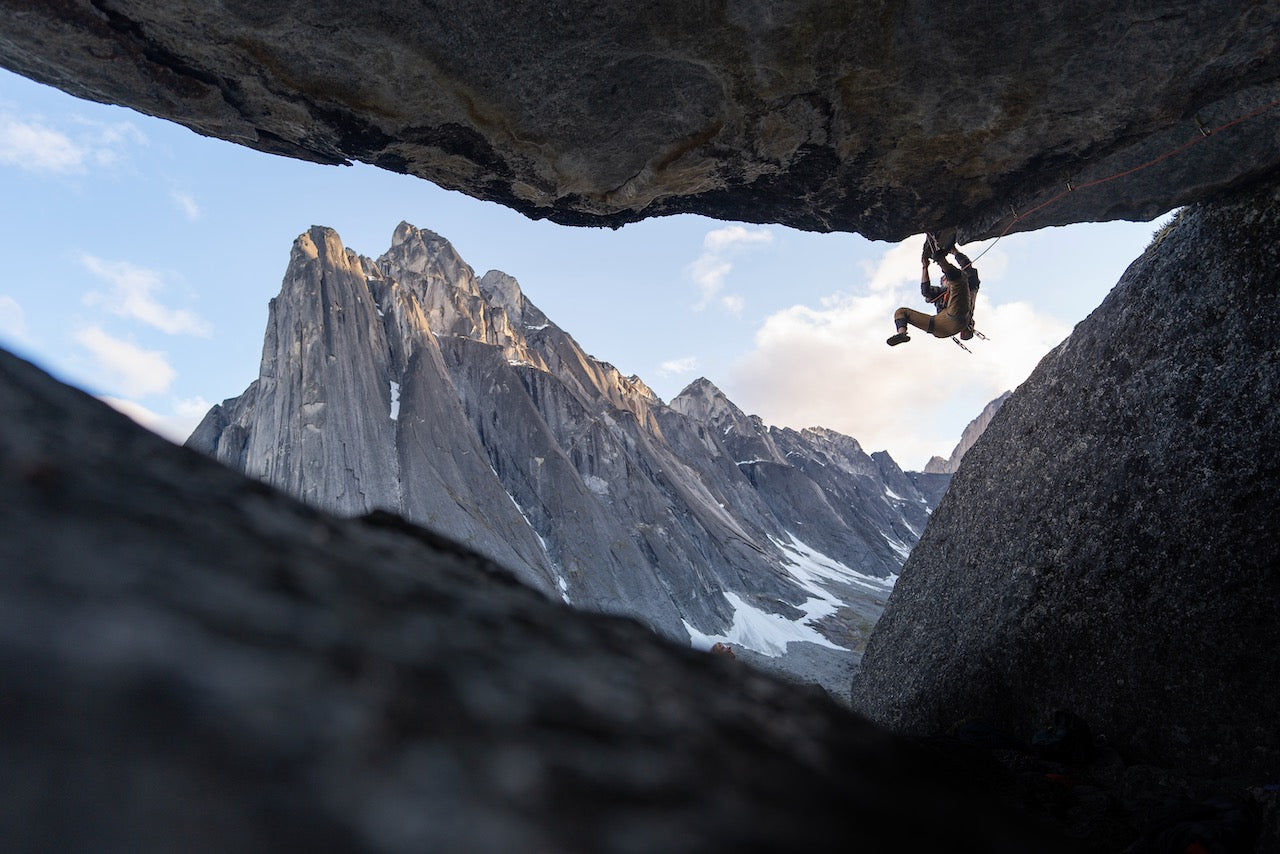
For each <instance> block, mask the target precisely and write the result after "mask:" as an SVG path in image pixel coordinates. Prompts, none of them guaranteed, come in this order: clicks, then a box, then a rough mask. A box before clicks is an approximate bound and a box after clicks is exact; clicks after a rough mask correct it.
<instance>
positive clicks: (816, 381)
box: [730, 240, 1070, 468]
mask: <svg viewBox="0 0 1280 854" xmlns="http://www.w3.org/2000/svg"><path fill="white" fill-rule="evenodd" d="M919 259H920V255H919V243H918V242H916V241H915V240H909V241H906V242H904V243H903V244H900V245H898V246H896V247H894V248H892V249H890V250H888V251H887V252H886V253H885V255H884V256H883V257H882V258H881V259H880V262H879V263H878V264H876V265H873V266H869V267H868V268H867V269H866V270H865V271H864V272H865V273H866V274H867V276H868V280H869V286H868V289H867V290H868V293H867V294H866V295H850V294H841V293H838V294H833V295H831V296H829V297H827V298H825V299H823V300H822V301H821V303H820V305H819V307H817V308H813V307H810V306H804V305H796V306H792V307H790V308H787V309H784V310H783V311H780V312H777V313H775V314H773V315H772V316H770V317H768V318H766V320H765V321H764V323H763V324H762V325H761V327H760V328H759V329H758V330H757V332H756V337H755V348H754V349H753V350H752V351H751V352H750V353H748V354H747V355H746V356H745V357H743V358H742V359H740V360H739V361H738V363H737V364H736V365H735V366H734V367H733V369H732V370H731V373H730V385H731V387H732V390H731V392H730V395H731V396H732V397H733V399H734V400H735V401H737V402H738V404H739V405H740V406H742V407H743V408H744V409H745V410H746V411H748V412H754V413H757V414H759V415H760V416H761V417H762V418H764V420H765V421H767V422H769V423H773V424H780V425H785V426H790V427H796V428H801V427H811V426H818V425H821V426H824V427H830V428H832V429H835V430H839V431H841V432H843V433H847V434H849V435H851V436H853V437H854V438H856V439H857V440H858V441H859V442H860V443H861V444H862V446H863V447H865V448H868V449H872V450H876V449H887V450H889V452H890V453H891V454H892V455H893V457H894V459H895V460H896V461H897V462H898V463H899V464H900V465H902V466H904V467H906V468H919V467H921V466H923V465H924V463H925V461H926V460H927V459H928V458H929V457H930V456H931V455H933V454H939V455H942V456H946V455H947V454H949V453H950V452H951V449H952V447H953V446H954V445H955V443H956V441H957V440H958V439H959V438H960V432H961V431H962V430H963V429H964V426H965V424H967V423H968V421H969V420H970V419H972V418H973V417H974V416H976V415H977V414H978V413H979V412H980V411H981V410H982V407H983V406H985V405H986V403H987V402H988V401H989V400H991V399H992V398H994V397H996V396H997V395H999V394H1000V393H1001V392H1003V391H1005V390H1007V389H1011V388H1014V387H1015V386H1017V385H1018V384H1019V383H1021V382H1022V381H1023V380H1024V379H1026V377H1027V375H1028V374H1030V372H1031V370H1032V368H1034V367H1035V365H1036V363H1038V362H1039V360H1040V359H1041V358H1042V357H1043V356H1044V354H1045V353H1047V352H1048V351H1049V350H1050V349H1052V347H1054V346H1055V345H1056V344H1057V343H1058V342H1060V341H1061V340H1062V339H1063V338H1065V337H1066V335H1067V334H1068V333H1069V332H1070V329H1069V328H1068V327H1067V326H1066V325H1065V324H1062V323H1061V322H1059V321H1056V320H1054V319H1052V318H1049V317H1047V316H1044V315H1041V314H1038V313H1036V312H1035V311H1034V310H1033V309H1032V308H1031V307H1030V306H1029V305H1027V304H1026V303H1021V302H1011V303H1003V304H995V303H993V302H991V301H990V299H989V297H988V295H989V294H990V293H991V291H992V289H991V288H990V287H989V284H990V282H989V279H988V277H987V275H986V270H985V269H983V274H984V275H983V281H984V287H983V290H982V291H980V292H979V296H978V303H977V313H976V319H977V326H978V329H979V330H980V331H982V332H983V333H984V334H986V335H987V336H988V339H989V340H986V341H981V340H977V339H975V340H973V341H971V342H969V348H970V349H971V350H972V351H973V352H972V354H970V353H966V352H964V351H963V350H961V349H960V348H958V347H956V346H955V345H954V344H953V343H952V342H951V341H949V340H946V339H938V338H934V337H932V336H930V335H927V334H925V333H923V332H921V331H920V330H916V329H912V330H911V332H912V336H911V341H909V342H908V343H906V344H902V345H899V346H897V347H889V346H887V345H886V343H885V339H886V338H888V337H889V336H890V335H891V334H893V312H894V310H895V309H896V308H897V307H898V306H900V305H907V306H912V307H917V308H920V309H921V310H926V309H927V307H926V306H925V305H924V304H923V301H922V300H921V298H920V292H919V289H918V288H919V273H920V260H919ZM984 260H985V259H984ZM934 272H935V275H936V268H935V271H934Z"/></svg>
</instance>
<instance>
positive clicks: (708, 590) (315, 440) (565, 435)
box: [187, 222, 936, 695]
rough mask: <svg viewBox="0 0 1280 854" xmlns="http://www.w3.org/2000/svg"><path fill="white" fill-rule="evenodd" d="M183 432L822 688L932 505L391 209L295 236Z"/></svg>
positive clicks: (576, 594) (821, 438) (231, 457)
mask: <svg viewBox="0 0 1280 854" xmlns="http://www.w3.org/2000/svg"><path fill="white" fill-rule="evenodd" d="M187 444H188V446H189V447H192V448H194V449H196V450H199V451H201V452H202V453H206V454H208V455H210V456H213V457H215V458H216V459H219V460H221V461H222V462H224V463H226V464H228V465H230V466H232V467H233V468H237V469H239V470H241V471H244V472H246V473H248V474H251V475H253V476H255V477H259V478H261V479H263V480H266V481H268V482H270V483H273V484H275V485H277V486H280V487H282V488H284V489H285V490H286V491H287V492H289V493H291V494H293V495H295V496H298V497H301V498H303V499H304V500H306V501H308V502H310V503H313V504H315V505H316V506H319V507H321V508H323V509H326V510H330V511H333V512H338V513H342V514H345V515H360V514H363V513H367V512H370V511H372V510H378V509H381V510H388V511H391V512H394V513H399V514H402V515H404V516H405V517H406V518H408V519H410V520H411V521H413V522H417V523H419V524H424V525H427V526H429V527H432V528H434V529H437V530H440V531H441V532H443V533H445V534H447V535H449V536H451V537H453V538H455V539H457V540H459V541H461V542H463V543H464V544H466V545H468V546H470V547H473V548H476V549H477V550H478V551H480V552H481V553H483V554H485V555H486V556H488V557H490V558H492V559H493V560H495V561H497V562H498V563H500V564H502V565H504V566H508V567H510V568H511V569H512V571H513V572H515V573H516V575H517V576H518V577H520V578H521V579H523V580H524V581H526V582H527V583H530V584H532V585H533V586H534V587H536V588H537V589H539V590H541V591H542V592H543V593H544V594H546V595H552V596H558V597H559V598H562V599H564V600H565V601H567V602H571V603H573V604H575V605H579V606H582V607H586V608H589V609H592V610H600V611H604V612H610V613H624V614H628V615H631V616H636V617H638V618H640V619H641V620H643V621H644V622H646V623H647V624H649V625H650V626H651V627H653V628H654V629H655V630H657V631H659V632H662V633H664V634H666V635H668V636H670V637H674V638H677V639H682V640H683V641H685V642H687V643H695V644H699V645H710V644H712V643H714V642H717V641H719V642H726V643H730V644H732V645H734V646H735V647H737V648H739V649H740V650H742V651H743V652H744V653H745V654H747V655H748V656H751V655H753V654H754V655H756V656H760V657H761V660H762V661H763V662H764V664H765V665H766V666H772V667H778V668H781V669H783V670H784V671H785V670H787V669H788V668H791V670H790V671H789V672H791V673H792V675H795V672H796V670H797V669H798V670H800V671H803V673H804V675H805V676H806V678H811V679H816V680H817V681H819V682H821V683H822V684H824V685H825V686H827V687H828V689H829V690H832V691H834V692H836V693H837V694H839V695H843V694H844V692H845V690H846V689H847V684H848V682H847V678H848V671H849V670H850V668H852V667H853V666H854V665H855V664H856V661H857V657H858V650H859V649H860V648H861V645H862V643H863V642H864V641H865V638H866V636H867V633H868V632H869V630H870V626H871V624H872V623H874V621H875V619H876V617H877V616H878V614H879V611H880V609H881V608H882V607H883V604H884V601H885V599H886V597H887V595H888V591H889V590H890V589H891V587H892V580H893V578H894V577H895V576H896V573H897V571H898V570H899V568H900V567H901V564H902V561H903V559H904V558H905V556H906V554H907V553H908V552H909V551H910V548H911V546H912V545H913V544H914V543H915V541H916V540H917V539H918V538H919V535H920V532H921V531H922V530H923V528H924V525H925V523H926V521H927V519H928V514H929V512H930V511H931V507H932V504H931V500H932V501H934V502H936V497H934V498H932V499H931V498H929V497H926V495H925V493H924V492H921V491H920V490H918V489H916V487H915V486H914V484H913V482H912V479H911V478H909V477H908V476H907V475H906V474H905V473H904V472H902V470H901V469H900V468H899V467H898V466H897V464H896V463H894V462H893V460H892V458H891V457H889V456H888V455H887V454H883V455H880V456H879V458H873V457H871V456H868V455H867V454H866V453H865V452H864V451H863V450H862V448H861V446H860V445H859V444H858V442H857V441H856V440H855V439H853V438H852V437H848V436H843V435H842V434H839V433H837V432H835V431H832V430H828V429H825V428H810V429H806V430H801V431H796V430H792V429H789V428H777V427H770V426H767V425H765V424H764V423H763V421H762V420H761V419H759V418H758V417H757V416H751V415H747V414H746V413H744V412H743V411H742V410H741V409H739V408H738V407H737V406H736V405H735V404H733V402H732V401H730V400H729V399H728V397H727V396H726V395H725V394H724V392H723V391H721V390H720V389H719V388H718V387H716V386H715V385H714V383H712V382H711V381H710V380H708V379H706V378H700V379H698V380H695V381H694V382H692V383H690V384H689V386H687V387H686V389H685V390H683V391H682V392H681V393H680V394H679V395H677V396H676V397H675V398H673V400H672V401H671V403H670V404H666V403H664V402H663V401H662V400H661V399H660V398H659V397H658V396H657V395H656V394H654V392H653V391H652V389H650V388H649V387H648V386H647V385H646V384H645V383H644V382H643V380H641V379H640V378H639V377H637V376H634V375H633V376H624V375H623V374H622V373H621V372H620V371H619V370H618V369H617V368H616V367H614V366H613V365H611V364H609V363H608V362H604V361H601V360H598V359H596V358H594V357H593V356H591V355H589V354H587V353H586V352H585V351H584V350H583V349H582V348H581V346H580V345H579V344H578V343H577V342H576V341H575V340H574V339H573V337H572V336H571V335H570V334H569V333H567V332H566V331H565V330H563V329H562V328H560V327H559V326H558V325H556V324H555V323H554V322H553V321H551V320H550V319H549V318H548V317H547V316H546V315H545V314H544V313H543V312H542V311H541V310H540V309H538V308H537V306H536V305H535V304H534V303H532V302H531V301H530V300H529V299H528V297H527V296H526V295H525V294H524V293H523V291H522V289H521V288H520V285H519V282H518V281H517V280H516V279H515V278H514V277H512V276H509V275H507V274H506V273H503V272H501V271H489V272H487V273H485V275H484V276H482V277H477V276H476V275H475V272H474V270H472V269H471V267H470V266H468V265H467V264H466V262H465V261H463V260H462V258H461V257H460V256H459V255H458V254H457V252H456V250H455V249H454V248H453V246H452V245H451V244H450V243H449V242H448V241H447V240H446V239H444V238H443V237H441V236H440V235H438V234H436V233H435V232H432V231H428V230H423V229H418V228H417V227H415V226H412V225H410V224H409V223H407V222H402V223H401V224H400V225H399V226H397V228H396V229H395V232H394V234H393V236H392V242H391V247H390V248H389V249H388V250H387V251H386V252H385V253H383V254H382V255H381V256H379V257H378V258H377V259H370V258H368V257H366V256H362V255H359V254H358V253H356V252H354V251H352V250H350V249H347V248H345V247H344V246H343V245H342V242H341V239H340V237H339V236H338V235H337V233H336V232H335V231H333V230H332V229H328V228H324V227H322V226H314V227H312V228H311V229H309V230H308V231H307V232H306V233H304V234H303V235H301V236H300V237H299V238H298V240H297V241H296V242H295V245H294V247H293V249H292V250H291V253H290V263H289V267H288V270H287V271H286V273H285V277H284V282H283V284H282V288H281V293H280V295H279V296H277V297H276V298H275V299H274V300H272V301H271V303H270V307H269V310H268V328H267V334H266V335H265V336H264V346H263V363H262V368H261V371H260V376H259V378H258V380H256V381H255V382H254V383H252V384H251V385H250V386H249V388H248V389H246V392H245V393H244V394H243V395H241V396H239V397H237V398H231V399H228V400H227V401H224V403H223V404H220V405H219V406H215V407H213V408H212V409H211V410H210V412H209V414H208V415H207V416H206V418H205V419H204V421H202V423H201V424H200V426H199V427H197V429H196V431H195V432H194V433H193V434H192V436H191V438H190V439H189V440H188V442H187ZM792 647H796V648H795V649H792ZM801 648H803V652H802V651H801ZM792 653H796V654H795V655H792ZM766 659H767V660H766ZM779 659H780V660H779ZM792 660H794V661H796V662H802V663H799V664H794V665H792V664H789V663H788V662H789V661H792Z"/></svg>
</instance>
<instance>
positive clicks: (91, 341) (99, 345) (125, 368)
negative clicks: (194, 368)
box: [75, 326, 178, 397]
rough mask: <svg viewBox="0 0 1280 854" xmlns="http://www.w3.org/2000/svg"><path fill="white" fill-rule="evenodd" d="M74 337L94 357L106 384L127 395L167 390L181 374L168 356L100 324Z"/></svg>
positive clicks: (135, 395)
mask: <svg viewBox="0 0 1280 854" xmlns="http://www.w3.org/2000/svg"><path fill="white" fill-rule="evenodd" d="M75 340H76V342H77V343H79V344H80V346H82V347H84V348H85V349H86V350H88V351H89V353H90V354H91V355H92V356H93V358H94V362H95V365H94V367H95V369H96V372H97V374H98V375H99V378H100V380H101V382H102V383H103V385H106V386H108V387H110V388H112V389H114V390H117V391H119V392H120V393H121V394H123V395H125V396H126V397H146V396H147V395H151V394H159V393H161V392H164V391H166V390H167V389H168V388H169V386H170V385H171V384H172V383H173V381H174V379H175V378H176V377H177V376H178V372H177V371H175V370H174V369H173V366H172V365H170V364H169V357H168V356H166V355H165V354H164V353H161V352H160V351H158V350H144V349H142V348H141V347H139V346H138V345H136V344H134V343H132V342H129V341H124V340H122V339H120V338H115V337H113V336H111V335H109V334H108V333H106V332H104V331H103V330H102V329H101V328H100V327H97V326H89V327H86V328H84V329H81V330H80V331H79V332H77V333H76V334H75Z"/></svg>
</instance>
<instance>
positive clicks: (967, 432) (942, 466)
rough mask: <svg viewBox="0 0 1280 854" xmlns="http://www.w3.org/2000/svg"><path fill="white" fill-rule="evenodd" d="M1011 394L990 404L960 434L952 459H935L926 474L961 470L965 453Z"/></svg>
mask: <svg viewBox="0 0 1280 854" xmlns="http://www.w3.org/2000/svg"><path fill="white" fill-rule="evenodd" d="M1011 394H1013V392H1011V391H1006V392H1005V393H1004V394H1002V395H1000V396H999V397H997V398H996V399H995V400H993V401H991V402H990V403H988V404H987V405H986V406H985V407H984V408H983V410H982V412H981V413H980V414H979V415H978V417H977V418H975V419H973V420H972V421H970V422H969V424H968V426H966V427H965V428H964V432H963V433H961V434H960V441H959V442H957V443H956V446H955V449H954V450H952V451H951V457H950V458H949V459H945V460H944V459H943V458H942V457H933V458H932V459H930V460H929V462H927V463H925V464H924V473H925V474H947V475H951V474H955V473H956V470H957V469H959V468H960V460H962V459H964V455H965V453H967V452H968V450H969V449H970V448H972V447H973V443H974V442H976V441H978V437H979V436H981V435H982V431H983V430H986V429H987V425H988V424H990V423H991V419H992V418H994V417H995V416H996V413H997V412H999V411H1000V407H1002V406H1004V402H1005V401H1006V400H1008V399H1009V396H1010V395H1011ZM940 497H941V496H939V498H940Z"/></svg>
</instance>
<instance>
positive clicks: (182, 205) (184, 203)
mask: <svg viewBox="0 0 1280 854" xmlns="http://www.w3.org/2000/svg"><path fill="white" fill-rule="evenodd" d="M169 197H170V198H172V199H173V201H174V203H175V204H176V205H177V206H178V207H179V209H181V210H182V212H183V213H184V214H186V217H187V219H199V218H200V206H199V205H198V204H196V200H195V198H194V197H193V196H192V195H191V194H190V193H183V192H181V191H179V190H174V191H173V192H171V193H170V194H169Z"/></svg>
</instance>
